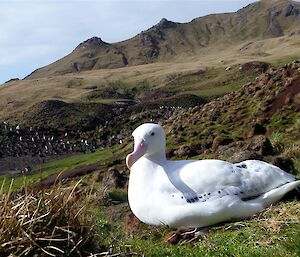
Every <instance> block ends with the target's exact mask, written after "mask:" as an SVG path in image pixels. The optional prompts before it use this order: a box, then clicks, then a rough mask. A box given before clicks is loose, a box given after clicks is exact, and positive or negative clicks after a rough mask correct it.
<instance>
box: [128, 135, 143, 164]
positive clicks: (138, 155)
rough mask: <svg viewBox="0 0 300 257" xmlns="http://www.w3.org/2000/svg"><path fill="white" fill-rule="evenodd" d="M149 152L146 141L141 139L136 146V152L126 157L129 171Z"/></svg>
mask: <svg viewBox="0 0 300 257" xmlns="http://www.w3.org/2000/svg"><path fill="white" fill-rule="evenodd" d="M146 150H147V144H146V143H145V140H144V139H141V140H140V141H139V142H138V143H137V144H136V145H135V146H134V151H133V152H132V153H131V154H128V155H127V157H126V165H127V167H128V169H131V167H132V165H133V164H134V163H135V162H136V161H137V160H138V159H140V158H141V157H142V156H143V155H144V154H145V152H146Z"/></svg>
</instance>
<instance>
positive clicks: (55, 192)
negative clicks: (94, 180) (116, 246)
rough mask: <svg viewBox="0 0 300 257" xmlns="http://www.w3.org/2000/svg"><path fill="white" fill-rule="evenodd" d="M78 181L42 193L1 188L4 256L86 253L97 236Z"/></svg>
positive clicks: (0, 245)
mask: <svg viewBox="0 0 300 257" xmlns="http://www.w3.org/2000/svg"><path fill="white" fill-rule="evenodd" d="M78 184H79V183H77V184H76V185H75V186H73V187H67V188H63V187H60V186H58V187H56V188H53V189H51V190H49V191H41V192H38V193H33V192H28V191H27V190H25V192H24V193H19V194H17V195H13V194H12V193H11V191H10V192H8V193H4V192H3V187H2V188H1V191H0V205H1V209H0V256H8V255H9V254H14V255H13V256H34V255H35V256H85V255H82V254H83V253H84V252H87V251H88V250H89V249H91V242H92V240H91V239H92V238H93V236H94V233H93V229H92V225H91V221H90V219H89V217H88V216H87V215H86V214H84V213H83V211H82V210H83V206H81V207H80V206H78V204H76V203H77V200H78V197H79V196H78V194H79V189H78Z"/></svg>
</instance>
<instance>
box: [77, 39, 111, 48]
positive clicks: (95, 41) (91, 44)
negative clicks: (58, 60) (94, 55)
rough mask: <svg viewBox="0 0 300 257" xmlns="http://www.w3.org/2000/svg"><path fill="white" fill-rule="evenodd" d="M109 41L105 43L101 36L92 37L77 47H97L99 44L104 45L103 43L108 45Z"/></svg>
mask: <svg viewBox="0 0 300 257" xmlns="http://www.w3.org/2000/svg"><path fill="white" fill-rule="evenodd" d="M106 44H107V43H105V42H104V41H102V39H101V38H99V37H92V38H90V39H88V40H86V41H84V42H82V43H80V44H79V45H78V46H77V47H76V49H79V48H90V47H97V46H102V45H106Z"/></svg>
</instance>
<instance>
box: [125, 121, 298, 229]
mask: <svg viewBox="0 0 300 257" xmlns="http://www.w3.org/2000/svg"><path fill="white" fill-rule="evenodd" d="M132 135H133V137H134V151H133V152H132V153H131V154H129V155H128V156H127V157H126V164H127V166H128V168H129V169H130V178H129V187H128V199H129V205H130V208H131V210H132V212H133V213H134V214H135V216H136V217H137V218H138V219H139V220H141V221H142V222H144V223H147V224H150V225H168V226H170V227H176V228H201V227H207V226H209V225H213V224H217V223H219V222H223V221H227V220H231V219H241V218H247V217H250V216H252V215H253V214H255V213H257V212H260V211H262V210H263V209H264V208H266V207H268V206H269V205H271V204H273V203H276V202H278V201H279V200H280V199H281V198H282V197H283V196H284V195H285V194H286V193H287V192H289V191H291V190H292V189H294V188H296V187H298V186H299V185H300V180H296V178H295V177H294V176H292V175H291V174H288V173H286V172H284V171H283V170H281V169H280V168H278V167H276V166H274V165H271V164H268V163H265V162H262V161H257V160H248V161H243V162H241V163H237V164H232V163H229V162H226V161H220V160H200V161H194V160H189V161H170V160H167V159H166V152H165V143H166V140H165V133H164V130H163V129H162V127H161V126H159V125H157V124H152V123H146V124H143V125H141V126H139V127H138V128H136V129H135V130H134V131H133V133H132Z"/></svg>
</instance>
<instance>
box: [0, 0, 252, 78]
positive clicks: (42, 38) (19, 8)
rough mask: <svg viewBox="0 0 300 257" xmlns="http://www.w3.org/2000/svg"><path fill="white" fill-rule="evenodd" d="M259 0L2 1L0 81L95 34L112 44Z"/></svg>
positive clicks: (28, 70)
mask: <svg viewBox="0 0 300 257" xmlns="http://www.w3.org/2000/svg"><path fill="white" fill-rule="evenodd" d="M252 2H255V0H130V1H128V0H0V83H4V82H5V81H7V80H9V79H11V78H20V79H21V78H23V77H24V76H26V75H28V74H29V73H31V72H32V71H33V70H35V69H37V68H39V67H42V66H45V65H47V64H49V63H51V62H54V61H56V60H58V59H60V58H62V57H63V56H65V55H67V54H68V53H70V52H71V51H72V50H73V49H74V48H75V47H76V46H77V45H78V44H79V43H81V42H82V41H84V40H87V39H88V38H90V37H93V36H97V37H101V38H102V40H104V41H106V42H109V43H112V42H117V41H121V40H125V39H128V38H130V37H133V36H135V35H136V34H138V33H139V32H141V31H142V30H146V29H148V28H149V27H151V26H153V25H154V24H156V23H157V22H159V21H160V20H161V19H162V18H167V19H168V20H172V21H176V22H189V21H191V20H192V19H194V18H196V17H199V16H204V15H207V14H211V13H223V12H234V11H237V10H238V9H240V8H241V7H243V6H246V5H248V4H250V3H252Z"/></svg>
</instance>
